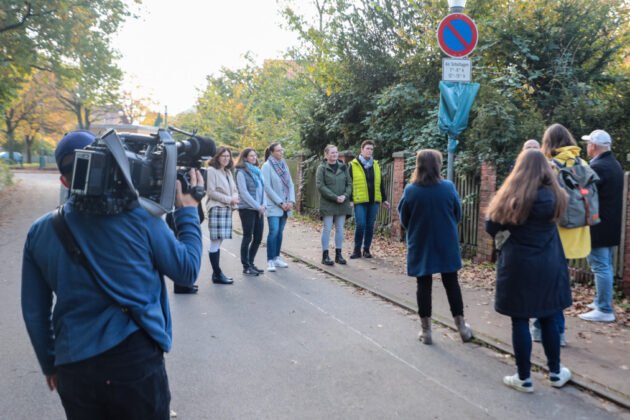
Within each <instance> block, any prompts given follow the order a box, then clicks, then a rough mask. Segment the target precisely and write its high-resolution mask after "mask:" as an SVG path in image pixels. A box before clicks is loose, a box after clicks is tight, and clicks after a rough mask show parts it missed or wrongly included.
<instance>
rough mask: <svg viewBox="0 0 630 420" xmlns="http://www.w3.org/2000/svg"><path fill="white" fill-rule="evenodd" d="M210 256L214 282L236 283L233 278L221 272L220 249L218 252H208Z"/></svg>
mask: <svg viewBox="0 0 630 420" xmlns="http://www.w3.org/2000/svg"><path fill="white" fill-rule="evenodd" d="M208 255H209V256H210V264H211V265H212V283H216V284H232V283H234V282H233V281H232V279H230V278H227V277H225V276H224V275H223V273H222V272H221V267H220V266H219V251H217V252H208Z"/></svg>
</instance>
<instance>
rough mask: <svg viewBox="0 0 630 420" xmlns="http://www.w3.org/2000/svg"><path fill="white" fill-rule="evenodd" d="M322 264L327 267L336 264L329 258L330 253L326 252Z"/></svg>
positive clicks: (323, 254)
mask: <svg viewBox="0 0 630 420" xmlns="http://www.w3.org/2000/svg"><path fill="white" fill-rule="evenodd" d="M322 264H325V265H334V264H335V263H334V262H333V260H331V259H330V257H329V256H328V251H324V252H323V253H322Z"/></svg>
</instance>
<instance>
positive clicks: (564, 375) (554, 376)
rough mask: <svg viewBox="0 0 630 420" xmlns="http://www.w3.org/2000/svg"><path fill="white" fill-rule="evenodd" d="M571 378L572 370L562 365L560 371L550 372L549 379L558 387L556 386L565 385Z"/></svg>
mask: <svg viewBox="0 0 630 420" xmlns="http://www.w3.org/2000/svg"><path fill="white" fill-rule="evenodd" d="M569 379H571V371H570V370H569V369H567V368H565V367H562V366H561V367H560V372H559V373H553V372H550V373H549V380H550V381H551V386H553V387H556V388H561V387H563V386H564V384H566V383H567V382H569Z"/></svg>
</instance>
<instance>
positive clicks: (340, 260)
mask: <svg viewBox="0 0 630 420" xmlns="http://www.w3.org/2000/svg"><path fill="white" fill-rule="evenodd" d="M335 262H336V263H338V264H346V262H347V261H346V260H344V259H343V257H342V256H341V250H340V249H335Z"/></svg>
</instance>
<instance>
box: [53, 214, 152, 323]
mask: <svg viewBox="0 0 630 420" xmlns="http://www.w3.org/2000/svg"><path fill="white" fill-rule="evenodd" d="M52 224H53V227H54V229H55V233H56V234H57V236H58V237H59V240H60V241H61V243H62V244H63V247H64V248H65V250H66V252H67V253H68V255H69V256H70V259H72V262H73V263H75V264H79V265H81V266H83V268H85V270H86V271H87V272H88V273H90V278H92V281H94V284H96V286H97V287H98V288H99V289H100V290H101V292H103V294H104V295H105V296H107V297H109V298H110V299H111V300H112V301H113V302H114V303H115V304H116V306H118V307H120V309H121V310H122V311H123V312H124V313H126V314H127V315H129V317H131V319H132V320H133V321H134V322H135V323H136V324H137V325H138V327H140V326H141V324H139V323H138V322H137V321H136V319H135V318H134V316H133V314H132V312H131V311H130V310H129V308H128V307H126V306H122V305H120V304H119V303H118V302H116V300H115V299H114V298H113V297H112V296H111V295H110V294H109V293H107V291H106V290H105V288H103V286H102V285H101V284H100V283H99V281H98V280H97V277H96V274H95V273H94V269H93V268H92V264H91V263H90V260H88V259H87V257H86V256H85V254H84V253H83V250H82V249H81V247H80V246H79V244H78V243H77V241H76V240H75V239H74V236H73V235H72V232H71V231H70V228H69V227H68V223H67V222H66V219H65V217H64V215H63V206H60V207H58V208H57V210H55V211H53V214H52Z"/></svg>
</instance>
